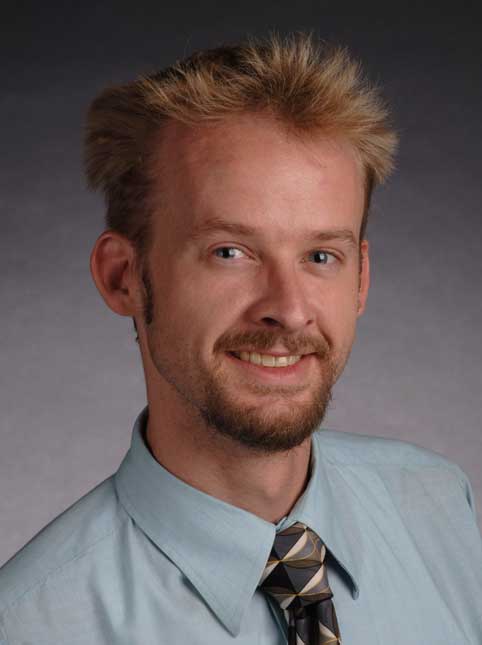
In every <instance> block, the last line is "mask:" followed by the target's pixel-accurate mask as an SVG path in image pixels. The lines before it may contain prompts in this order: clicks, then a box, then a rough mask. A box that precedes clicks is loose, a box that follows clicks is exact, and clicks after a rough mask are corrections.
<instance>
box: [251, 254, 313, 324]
mask: <svg viewBox="0 0 482 645" xmlns="http://www.w3.org/2000/svg"><path fill="white" fill-rule="evenodd" d="M306 279H307V278H306V276H305V278H303V275H300V272H299V271H297V270H296V268H295V267H293V266H291V267H287V266H286V263H285V265H284V266H283V264H282V263H281V262H278V263H276V266H271V267H269V268H267V269H266V272H265V274H264V275H263V277H262V278H260V279H259V286H258V287H257V288H256V290H255V293H256V297H255V302H254V304H253V305H252V307H251V308H250V312H249V313H250V318H251V321H252V322H254V323H255V324H256V325H258V326H260V325H262V326H270V327H275V326H278V327H281V328H282V329H283V330H284V331H285V332H287V333H295V332H301V331H303V329H304V328H305V327H308V326H309V325H312V324H313V322H314V317H313V309H312V306H310V303H309V299H308V294H307V292H306V285H304V284H303V280H306Z"/></svg>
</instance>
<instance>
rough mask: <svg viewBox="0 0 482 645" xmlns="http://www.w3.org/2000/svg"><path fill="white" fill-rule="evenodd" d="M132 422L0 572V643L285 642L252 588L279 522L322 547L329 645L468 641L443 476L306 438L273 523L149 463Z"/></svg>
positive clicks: (471, 547) (367, 443)
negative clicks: (303, 529)
mask: <svg viewBox="0 0 482 645" xmlns="http://www.w3.org/2000/svg"><path fill="white" fill-rule="evenodd" d="M147 417H148V407H147V406H146V407H145V408H144V409H143V410H142V411H141V412H140V413H139V415H138V416H137V418H136V420H135V423H134V427H133V431H132V439H131V446H130V448H129V450H128V452H127V453H126V455H125V457H124V459H123V461H122V463H121V464H120V466H119V469H118V470H117V471H116V472H115V473H114V474H112V475H111V476H110V477H108V478H107V479H105V480H104V481H103V482H101V483H100V484H98V485H97V486H96V487H95V488H94V489H92V490H91V491H89V492H88V493H86V494H85V495H84V496H83V497H82V498H81V499H79V500H78V501H76V502H75V503H74V504H72V506H70V507H69V508H68V509H66V510H65V511H64V512H63V513H61V514H60V515H59V516H58V517H57V518H55V519H54V520H52V522H50V523H49V524H48V525H47V526H45V527H44V528H43V529H42V530H41V531H39V532H38V533H37V534H36V535H35V536H34V537H33V538H32V539H31V540H30V541H29V542H28V543H27V544H26V545H25V546H24V547H23V548H22V549H20V551H19V552H18V553H17V554H15V556H13V557H12V558H11V559H10V560H9V561H8V562H7V563H6V564H5V565H4V566H3V567H1V568H0V645H26V644H27V643H31V645H46V644H47V643H48V644H49V645H54V644H55V645H64V644H65V645H80V644H85V645H87V644H88V645H137V644H139V645H140V644H142V645H160V644H162V643H166V644H167V643H169V645H171V644H176V645H177V644H179V645H184V643H187V642H190V643H196V644H199V645H203V644H208V643H209V645H221V644H227V643H232V642H236V643H240V644H242V645H248V643H249V645H253V644H256V643H259V644H260V645H261V644H263V645H281V644H285V643H286V642H287V629H286V618H285V615H283V612H282V610H281V609H280V607H279V606H278V605H277V603H275V602H273V600H272V599H270V598H268V597H267V596H266V594H264V593H262V592H261V591H260V590H259V589H257V585H258V582H259V579H260V577H261V574H262V572H263V569H264V566H265V564H266V561H267V558H268V556H269V554H270V551H271V547H272V544H273V540H274V537H275V533H276V532H277V531H279V530H281V529H282V528H285V527H288V526H290V525H291V524H293V523H294V522H302V523H304V524H306V525H308V526H310V527H311V528H312V529H313V530H314V531H316V533H317V534H318V535H319V536H320V537H321V539H322V540H323V542H324V543H325V545H326V548H327V556H326V566H327V569H328V576H329V580H330V587H331V589H332V591H333V603H334V605H335V608H336V613H337V616H338V621H339V624H340V630H341V635H342V640H343V644H344V645H386V644H387V643H390V645H402V644H403V645H419V644H420V643H421V642H423V643H430V644H432V643H433V644H434V645H435V644H436V645H445V644H447V645H449V644H450V645H452V644H454V643H456V644H457V645H481V644H482V541H481V537H480V533H479V530H478V527H477V523H476V517H475V510H474V500H473V492H472V489H471V486H470V482H469V480H468V479H467V477H466V475H465V473H464V472H463V471H462V470H461V469H460V468H459V466H457V465H456V464H454V463H453V462H451V461H449V460H447V459H445V458H444V457H442V456H441V455H438V454H437V453H435V452H432V451H429V450H426V449H423V448H420V447H418V446H416V445H414V444H411V443H408V442H403V441H396V440H390V439H383V438H381V437H370V436H364V435H359V434H352V433H345V432H339V431H331V430H326V429H321V428H320V429H318V430H317V431H315V433H314V434H313V438H312V450H311V459H310V468H311V474H310V477H309V481H308V484H307V486H306V489H305V490H304V492H303V494H302V495H301V496H300V498H299V499H298V500H297V502H296V504H295V505H294V507H293V508H292V509H291V511H290V512H289V514H288V515H287V516H285V517H283V518H282V519H281V520H280V521H279V522H278V523H277V524H276V525H275V524H273V523H270V522H267V521H265V520H263V519H262V518H260V517H258V516H256V515H254V514H252V513H250V512H248V511H246V510H244V509H241V508H238V507H236V506H233V505H231V504H228V503H226V502H224V501H222V500H219V499H217V498H215V497H212V496H210V495H208V494H206V493H204V492H202V491H200V490H198V489H196V488H194V487H192V486H190V485H189V484H187V483H186V482H184V481H182V480H181V479H179V478H177V477H175V476H174V475H173V474H172V473H170V472H169V471H168V470H167V469H165V468H164V467H163V466H162V465H161V464H159V463H158V462H157V461H156V460H155V458H154V457H153V456H152V454H151V452H150V450H149V448H148V446H147V444H146V442H145V428H146V422H147ZM2 639H3V640H2Z"/></svg>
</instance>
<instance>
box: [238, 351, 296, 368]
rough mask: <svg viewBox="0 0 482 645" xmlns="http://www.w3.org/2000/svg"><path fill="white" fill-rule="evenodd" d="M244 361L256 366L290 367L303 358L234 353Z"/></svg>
mask: <svg viewBox="0 0 482 645" xmlns="http://www.w3.org/2000/svg"><path fill="white" fill-rule="evenodd" d="M233 353H234V354H235V355H236V356H237V357H238V358H240V359H241V360H242V361H249V362H250V363H254V364H255V365H264V366H265V367H288V366H289V365H294V364H295V363H297V362H298V361H299V360H300V359H301V356H298V355H293V356H269V355H268V354H257V353H256V352H233Z"/></svg>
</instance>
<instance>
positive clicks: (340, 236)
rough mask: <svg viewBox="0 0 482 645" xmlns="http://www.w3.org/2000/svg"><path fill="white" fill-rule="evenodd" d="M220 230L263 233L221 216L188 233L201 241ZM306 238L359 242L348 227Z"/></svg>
mask: <svg viewBox="0 0 482 645" xmlns="http://www.w3.org/2000/svg"><path fill="white" fill-rule="evenodd" d="M218 231H225V232H227V233H233V234H234V235H244V236H245V237H254V236H256V235H258V234H260V233H261V230H260V229H256V228H255V227H253V226H248V225H246V224H242V223H241V222H229V221H228V220H224V219H222V218H221V217H211V218H209V219H207V220H205V221H204V222H200V223H199V224H196V225H195V226H194V227H193V228H192V229H191V231H190V232H189V235H188V240H189V241H194V242H195V241H199V240H200V239H202V238H203V237H206V236H208V235H210V234H212V233H217V232H218ZM305 238H306V240H309V241H313V242H330V241H332V240H339V241H341V242H346V243H348V244H349V245H350V246H353V247H355V248H356V247H357V245H358V243H357V241H356V239H355V236H354V235H353V233H352V231H350V229H347V228H335V229H329V230H326V231H309V232H306V233H305Z"/></svg>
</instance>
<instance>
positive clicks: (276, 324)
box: [137, 115, 368, 453]
mask: <svg viewBox="0 0 482 645" xmlns="http://www.w3.org/2000/svg"><path fill="white" fill-rule="evenodd" d="M153 170H154V175H155V176H156V175H158V177H159V180H158V181H159V184H158V188H157V189H156V188H155V189H154V192H153V195H152V197H153V201H154V203H155V204H157V209H156V211H155V216H154V220H153V235H154V238H153V246H152V250H151V252H150V255H149V259H148V265H147V267H146V270H145V271H144V274H143V282H144V286H145V287H146V290H145V300H144V320H143V321H139V320H137V323H138V327H139V323H141V333H140V339H141V348H142V349H143V358H144V368H145V372H146V380H147V387H148V394H149V397H150V398H151V399H152V397H156V392H157V395H159V393H160V392H161V389H162V392H163V393H164V394H163V396H164V397H165V392H166V391H167V392H168V396H169V397H172V402H173V405H174V407H175V406H179V405H181V406H182V407H183V408H184V409H188V410H190V414H191V415H192V418H193V423H196V420H197V424H198V425H199V421H201V426H202V427H203V428H204V429H205V430H207V431H208V432H210V433H211V434H213V435H217V436H220V435H222V436H224V437H229V438H231V439H233V440H234V441H235V442H237V443H238V444H241V445H243V446H246V447H249V448H250V449H252V450H255V451H258V452H264V453H274V452H278V451H285V450H289V449H291V448H294V447H295V446H298V445H300V444H301V443H302V442H303V441H304V440H305V439H307V437H309V436H310V435H311V433H312V432H313V431H314V430H315V429H316V428H317V427H318V426H319V424H320V423H321V421H322V419H323V416H324V414H325V411H326V408H327V405H328V403H329V401H330V398H331V389H332V386H333V385H334V383H335V382H336V380H337V379H338V377H339V375H340V374H341V372H342V370H343V368H344V366H345V363H346V361H347V358H348V355H349V353H350V350H351V346H352V344H353V340H354V336H355V326H356V319H357V316H358V315H359V313H360V311H361V308H362V307H363V306H364V300H365V296H366V288H367V286H368V257H367V244H366V242H364V243H363V246H362V253H363V257H365V261H364V262H363V264H362V266H363V268H362V272H361V273H360V272H359V261H360V257H359V252H360V251H359V230H360V224H361V219H362V214H363V207H364V189H363V178H362V171H361V169H360V166H359V163H358V162H357V160H356V158H355V155H354V153H353V151H352V149H351V148H350V147H349V146H348V144H346V143H343V142H342V141H341V140H338V141H335V140H327V139H322V138H320V137H313V136H312V137H306V136H305V137H299V136H297V135H295V134H293V133H288V131H287V130H286V129H285V128H284V127H282V126H280V125H277V124H276V122H275V121H274V120H271V119H269V118H268V117H267V116H262V115H257V116H255V115H243V116H238V117H236V118H234V117H231V118H230V119H229V120H226V121H225V122H223V123H222V124H217V125H211V126H202V127H199V128H196V129H193V128H188V127H186V126H181V125H179V124H173V123H171V124H169V126H168V127H167V128H166V130H165V131H164V134H163V141H162V143H161V144H160V147H159V151H158V156H157V158H156V161H155V163H154V166H153ZM221 221H222V222H224V223H225V228H212V229H209V224H210V223H215V224H220V223H221ZM241 225H242V226H243V227H245V228H246V229H248V228H249V229H252V230H253V232H249V231H248V230H242V229H241V228H239V230H238V228H236V227H241ZM317 236H318V239H317ZM242 350H250V351H251V352H258V353H259V354H285V355H287V354H288V355H302V358H301V360H300V361H299V362H297V363H296V364H294V365H293V366H291V367H274V366H273V367H266V366H264V365H255V364H253V363H252V362H250V361H246V360H241V359H240V358H239V357H235V356H234V355H233V354H232V353H231V352H233V351H236V352H240V351H242ZM244 357H245V358H246V356H244ZM156 388H157V389H156Z"/></svg>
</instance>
